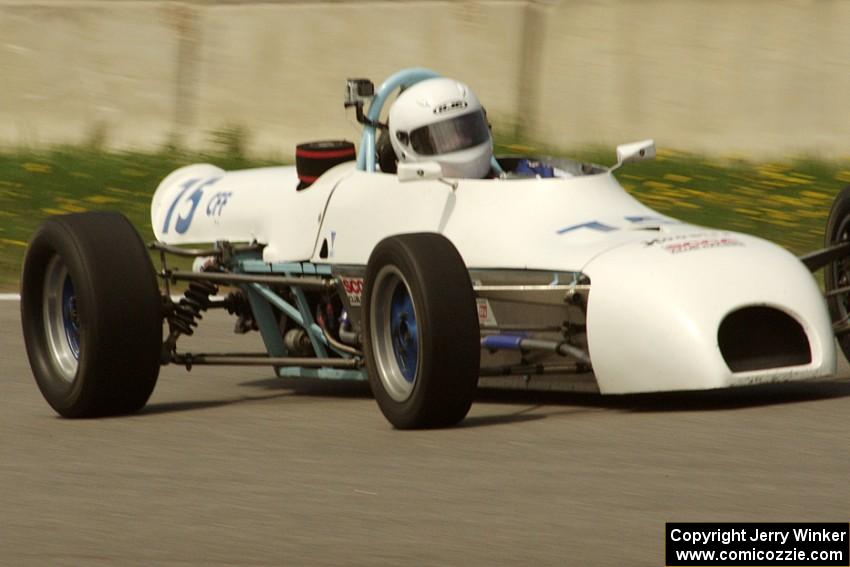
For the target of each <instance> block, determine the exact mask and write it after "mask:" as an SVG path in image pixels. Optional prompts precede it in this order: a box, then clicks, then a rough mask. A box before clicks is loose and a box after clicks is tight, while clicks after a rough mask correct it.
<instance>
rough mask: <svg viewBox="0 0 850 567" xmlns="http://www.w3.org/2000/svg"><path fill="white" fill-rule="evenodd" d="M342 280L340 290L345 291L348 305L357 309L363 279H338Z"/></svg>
mask: <svg viewBox="0 0 850 567" xmlns="http://www.w3.org/2000/svg"><path fill="white" fill-rule="evenodd" d="M340 279H341V280H342V289H343V290H345V295H346V296H348V303H350V304H351V306H352V307H359V306H360V301H361V299H362V297H363V278H340Z"/></svg>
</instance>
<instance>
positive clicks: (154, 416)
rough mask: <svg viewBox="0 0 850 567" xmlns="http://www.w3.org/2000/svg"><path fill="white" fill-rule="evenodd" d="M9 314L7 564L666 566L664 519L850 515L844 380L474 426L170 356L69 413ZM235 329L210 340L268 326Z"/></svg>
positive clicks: (481, 406)
mask: <svg viewBox="0 0 850 567" xmlns="http://www.w3.org/2000/svg"><path fill="white" fill-rule="evenodd" d="M213 319H215V318H213ZM0 325H2V327H0V328H2V329H3V332H2V339H0V367H2V371H0V373H2V380H0V403H2V410H0V451H2V452H0V564H2V565H15V566H18V565H175V566H183V565H245V566H252V565H334V566H337V565H370V566H371V565H416V566H418V565H440V566H444V565H463V566H465V565H511V566H516V565H523V566H525V565H617V566H623V565H652V566H659V565H663V564H664V560H663V549H664V535H663V534H664V522H666V521H839V522H846V521H848V510H850V490H848V489H847V479H848V476H850V474H848V473H850V435H848V424H850V382H848V381H847V380H832V381H823V382H817V383H805V384H790V385H777V386H771V387H759V388H751V389H739V390H731V391H721V392H710V393H696V394H687V395H684V394H676V395H652V396H630V397H617V398H606V397H601V396H596V395H577V394H572V395H565V394H529V393H516V392H507V393H503V392H499V393H492V392H482V393H480V394H479V399H478V400H477V402H476V403H475V405H474V406H473V408H472V411H471V413H470V416H469V417H468V418H467V419H466V421H465V422H464V423H463V425H462V426H461V427H458V428H454V429H449V430H442V431H418V432H400V431H394V430H393V429H391V428H390V427H389V425H388V424H387V422H386V421H384V419H383V417H382V416H381V414H380V413H379V411H378V408H377V406H376V405H375V403H374V401H373V400H372V399H371V397H370V395H369V391H368V388H366V387H364V386H363V385H361V384H356V383H355V384H352V383H316V382H311V383H306V384H303V385H300V386H297V387H296V386H295V385H293V383H292V382H291V381H283V380H280V379H276V378H273V377H272V373H271V371H270V370H267V369H257V368H255V369H248V370H245V369H231V368H198V369H195V370H193V371H192V372H191V373H188V374H187V373H186V372H185V370H183V369H182V368H174V367H169V368H165V369H164V371H163V372H162V374H161V376H160V381H159V384H158V386H157V389H156V391H155V392H154V395H153V397H152V399H151V401H150V403H149V405H148V406H147V407H146V409H145V410H144V411H143V412H142V413H140V414H138V415H135V416H131V417H123V418H112V419H101V420H79V421H70V420H63V419H60V418H58V417H56V416H55V415H54V414H53V412H52V410H51V409H50V408H49V407H48V406H47V404H46V403H45V402H44V401H43V400H42V398H41V395H40V394H39V392H38V390H37V388H36V386H35V384H34V382H33V380H32V377H31V374H30V370H29V366H28V364H27V361H26V356H25V354H24V351H23V344H22V340H21V336H20V326H19V316H18V304H17V302H11V301H6V302H0ZM230 328H231V324H230V322H229V321H223V320H218V321H216V320H213V321H211V324H210V325H208V327H207V329H206V331H207V332H205V333H204V336H203V337H199V340H202V341H203V343H204V347H205V348H207V349H209V348H218V347H221V348H227V349H228V350H233V348H234V346H237V345H235V344H234V342H237V343H245V342H246V341H247V342H248V343H250V344H249V347H250V346H253V345H255V344H256V343H255V342H254V341H256V340H257V339H256V337H251V338H249V339H242V340H238V341H235V339H234V338H233V335H232V334H231V333H230ZM197 344H198V343H197V341H196V345H197ZM845 372H846V367H845Z"/></svg>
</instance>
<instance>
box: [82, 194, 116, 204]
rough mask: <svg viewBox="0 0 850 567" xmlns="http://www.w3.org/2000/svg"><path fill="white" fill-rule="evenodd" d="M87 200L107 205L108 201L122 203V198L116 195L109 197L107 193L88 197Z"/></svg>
mask: <svg viewBox="0 0 850 567" xmlns="http://www.w3.org/2000/svg"><path fill="white" fill-rule="evenodd" d="M86 201H88V202H89V203H96V204H98V205H105V204H107V203H120V202H121V199H116V198H115V197H108V196H106V195H92V196H90V197H86Z"/></svg>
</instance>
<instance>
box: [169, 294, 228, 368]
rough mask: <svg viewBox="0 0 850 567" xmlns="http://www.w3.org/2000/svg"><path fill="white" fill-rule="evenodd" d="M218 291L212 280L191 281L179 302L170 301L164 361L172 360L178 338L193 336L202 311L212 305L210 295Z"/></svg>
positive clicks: (201, 316)
mask: <svg viewBox="0 0 850 567" xmlns="http://www.w3.org/2000/svg"><path fill="white" fill-rule="evenodd" d="M216 293H218V286H217V285H216V284H214V283H212V282H207V281H191V282H189V285H188V286H187V288H186V291H185V292H184V293H183V297H181V298H180V301H178V302H177V303H173V302H170V301H169V308H168V309H167V310H166V319H167V321H168V329H169V333H168V338H167V339H166V340H165V342H164V343H163V345H162V358H163V362H164V363H168V362H171V359H172V355H173V354H174V352H175V349H176V347H177V339H178V338H179V337H180V336H181V335H187V336H192V335H193V334H194V333H195V329H194V327H197V326H198V321H199V320H201V319H203V315H202V313H203V312H204V311H206V310H207V309H208V308H209V307H210V303H211V300H210V296H212V295H215V294H216Z"/></svg>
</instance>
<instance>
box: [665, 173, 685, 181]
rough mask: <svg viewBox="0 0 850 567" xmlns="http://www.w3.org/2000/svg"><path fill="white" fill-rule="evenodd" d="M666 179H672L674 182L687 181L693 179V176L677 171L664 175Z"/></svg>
mask: <svg viewBox="0 0 850 567" xmlns="http://www.w3.org/2000/svg"><path fill="white" fill-rule="evenodd" d="M664 179H666V180H668V181H672V182H674V183H687V182H688V181H690V180H691V178H690V177H688V176H687V175H679V174H677V173H668V174H667V175H665V176H664Z"/></svg>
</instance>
